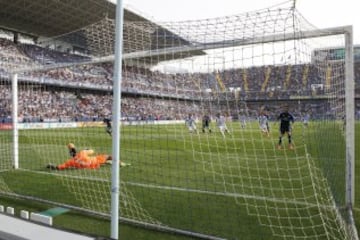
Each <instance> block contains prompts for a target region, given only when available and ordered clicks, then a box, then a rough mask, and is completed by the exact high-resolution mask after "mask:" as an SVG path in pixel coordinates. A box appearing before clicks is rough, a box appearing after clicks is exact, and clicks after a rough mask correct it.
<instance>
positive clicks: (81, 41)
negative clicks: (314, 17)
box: [0, 2, 353, 239]
mask: <svg viewBox="0 0 360 240" xmlns="http://www.w3.org/2000/svg"><path fill="white" fill-rule="evenodd" d="M114 22H115V20H114V19H112V18H110V17H108V16H107V17H104V18H103V19H101V20H96V21H94V23H91V24H89V25H87V26H84V27H82V28H80V29H78V30H76V31H71V32H69V33H66V34H60V35H58V36H56V37H50V38H49V37H47V38H41V39H40V40H39V42H38V44H37V45H35V44H34V43H28V42H26V43H25V42H20V43H18V44H14V43H13V42H12V41H10V40H8V39H6V38H5V37H4V35H5V36H6V35H8V34H9V33H5V32H3V33H2V35H3V38H2V39H1V40H0V43H1V45H0V49H1V51H0V56H1V61H0V69H1V70H0V71H1V72H0V73H1V81H0V83H1V89H2V90H1V91H2V93H3V94H2V98H1V102H2V108H1V118H2V123H1V125H0V126H1V130H2V131H1V138H0V141H1V153H2V156H3V158H2V160H1V161H0V170H1V173H0V182H1V185H0V191H1V193H2V194H10V195H11V193H16V194H21V195H25V196H31V197H33V198H34V199H46V200H49V201H51V202H54V203H57V204H60V205H61V204H66V205H71V206H74V207H78V208H81V209H84V210H86V211H91V212H95V213H101V214H108V213H109V211H110V201H111V199H110V192H111V189H110V188H111V185H110V179H111V176H110V173H111V171H110V170H111V165H110V164H109V163H110V162H102V163H101V164H100V163H99V164H98V165H95V166H94V165H92V166H90V165H81V164H83V163H81V164H80V163H79V162H80V160H82V159H80V157H77V158H76V159H74V158H73V157H72V156H69V153H68V151H69V149H68V148H67V147H66V146H67V144H68V143H73V144H74V145H75V147H76V150H77V153H79V154H80V153H81V152H82V150H86V149H87V150H89V149H92V150H93V152H94V154H93V155H91V156H87V157H88V158H86V159H91V161H94V158H95V156H99V155H106V156H107V155H109V154H111V146H112V142H111V141H112V138H111V131H110V129H111V128H110V125H107V119H111V115H112V101H113V96H112V84H113V74H114V72H113V63H112V61H113V56H112V54H113V48H114V39H115V38H114V29H115V23H114ZM310 30H315V28H314V27H313V26H312V25H311V24H309V23H308V22H306V21H305V20H304V19H303V17H302V16H301V14H300V13H298V12H297V10H296V9H294V8H293V6H292V3H290V2H287V3H285V4H281V5H277V6H274V7H270V8H265V9H261V10H257V11H253V12H248V13H244V14H239V15H234V16H226V17H222V18H216V19H204V20H197V21H183V22H171V23H154V22H149V21H125V23H124V39H123V46H124V47H123V57H124V58H123V70H122V85H121V88H122V94H121V139H120V142H121V145H120V146H121V162H122V167H121V179H120V180H121V185H120V213H121V216H122V217H123V218H126V219H130V220H134V221H137V222H139V223H143V224H145V225H146V224H153V225H156V226H162V227H165V228H166V227H169V228H174V229H181V230H185V231H189V232H198V233H203V234H207V235H209V236H218V237H223V238H229V239H237V238H238V237H239V236H244V239H260V238H263V236H266V239H279V238H281V239H352V238H353V236H351V233H350V234H349V231H348V228H347V223H346V221H345V220H344V219H346V213H345V212H344V209H343V206H344V205H345V202H344V201H345V200H344V198H345V197H344V196H345V182H344V181H345V136H344V117H345V99H344V94H345V87H344V82H345V62H344V55H341V54H340V53H339V52H338V51H335V50H337V49H338V50H339V49H340V50H339V51H341V49H343V48H344V40H343V36H327V37H313V38H311V39H308V38H305V37H304V38H303V35H302V34H303V32H306V31H310ZM318 31H319V34H320V33H321V31H320V30H318ZM319 36H320V35H319ZM80 46H81V47H80ZM12 72H17V73H18V98H19V100H18V125H19V169H16V170H13V169H12V166H13V158H12V155H13V149H12V126H13V125H12V116H11V114H12V108H13V107H12V99H11V73H12ZM284 108H287V109H288V110H289V111H290V113H291V114H292V115H293V117H294V119H295V123H294V124H293V125H292V126H293V128H292V129H291V133H292V134H291V139H290V138H289V137H288V134H285V135H284V136H282V137H281V145H280V144H279V140H280V138H279V137H280V136H281V134H279V128H280V123H279V120H278V117H279V115H280V113H281V112H282V111H283V109H284ZM110 124H111V121H110ZM290 140H291V142H290ZM87 161H88V160H87ZM70 162H71V164H72V165H69V164H70ZM65 163H66V164H68V165H66V168H69V169H65V170H60V169H62V166H64V164H65ZM49 164H50V165H49ZM79 164H80V165H79ZM46 166H48V167H49V168H46ZM89 168H91V169H89ZM14 179H17V181H14ZM19 182H21V183H22V184H20V183H19ZM49 192H51V193H52V194H49Z"/></svg>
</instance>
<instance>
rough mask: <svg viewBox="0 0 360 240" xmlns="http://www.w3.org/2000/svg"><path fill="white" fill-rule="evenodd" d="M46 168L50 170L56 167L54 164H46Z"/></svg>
mask: <svg viewBox="0 0 360 240" xmlns="http://www.w3.org/2000/svg"><path fill="white" fill-rule="evenodd" d="M46 168H49V169H50V170H56V169H57V167H56V166H55V165H54V164H48V165H47V166H46Z"/></svg>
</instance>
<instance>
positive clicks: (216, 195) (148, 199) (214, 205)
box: [0, 122, 360, 240]
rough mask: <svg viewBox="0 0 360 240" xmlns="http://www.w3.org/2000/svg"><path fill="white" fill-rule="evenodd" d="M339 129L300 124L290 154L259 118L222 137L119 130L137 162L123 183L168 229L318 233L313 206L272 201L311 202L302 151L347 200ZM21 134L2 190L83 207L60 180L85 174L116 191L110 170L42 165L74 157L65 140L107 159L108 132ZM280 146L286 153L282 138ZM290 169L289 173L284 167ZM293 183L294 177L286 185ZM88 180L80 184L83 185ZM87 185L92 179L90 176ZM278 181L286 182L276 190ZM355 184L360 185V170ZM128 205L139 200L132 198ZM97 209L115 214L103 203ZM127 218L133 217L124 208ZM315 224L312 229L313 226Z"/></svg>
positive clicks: (79, 225)
mask: <svg viewBox="0 0 360 240" xmlns="http://www.w3.org/2000/svg"><path fill="white" fill-rule="evenodd" d="M340 127H341V126H340V125H339V124H336V123H332V122H312V123H311V124H310V127H309V128H307V129H304V128H303V127H302V125H301V123H296V124H295V128H294V134H293V140H294V143H295V147H296V149H295V150H294V151H291V150H287V149H285V148H284V149H283V150H277V149H276V148H275V147H276V144H277V141H278V131H277V128H278V126H277V125H276V124H274V123H272V124H271V128H272V133H271V137H269V138H267V137H264V136H262V135H261V133H260V130H259V129H258V126H257V123H256V122H253V123H249V124H248V126H247V128H246V129H241V127H240V124H239V123H236V122H234V123H232V124H231V125H229V128H230V130H231V135H229V136H226V138H225V139H223V138H222V136H221V135H220V133H219V132H216V131H215V132H213V133H212V134H203V133H201V132H200V133H199V134H190V133H188V131H187V129H186V128H185V126H184V125H166V126H162V125H139V126H123V127H122V129H121V137H122V138H121V139H122V140H121V144H120V147H121V160H122V161H124V162H126V163H131V166H129V167H124V168H121V171H120V175H121V181H123V182H124V183H126V189H127V191H129V192H131V194H132V195H131V196H133V197H134V199H136V202H135V205H137V210H139V209H140V212H141V211H142V210H146V214H145V215H146V216H151V218H152V219H155V220H156V221H159V222H161V223H162V224H164V225H166V226H170V227H176V228H179V229H184V230H192V231H195V232H201V233H205V234H210V235H214V236H221V237H224V238H228V239H279V237H278V236H275V235H273V234H272V232H271V231H272V230H271V228H270V227H268V225H270V224H274V225H275V226H277V225H285V226H286V225H287V224H289V221H292V222H291V224H293V225H297V226H304V228H302V229H301V228H299V229H292V230H289V229H283V230H282V231H284V234H287V231H289V232H288V233H289V234H290V233H291V231H294V232H295V233H297V234H302V232H304V234H310V235H311V234H315V235H316V234H322V231H323V230H322V227H321V226H319V227H318V226H317V224H318V222H316V218H307V215H308V214H309V213H310V214H314V215H316V214H317V212H316V209H313V208H311V207H309V208H301V207H299V206H302V205H301V204H300V205H298V204H297V203H296V202H292V201H290V200H289V201H278V202H277V201H273V198H278V196H282V197H283V199H286V198H289V199H297V198H302V197H303V196H307V194H308V198H307V201H308V203H312V202H315V199H314V196H312V195H311V194H312V190H311V189H308V188H307V187H306V186H309V185H311V178H310V177H309V171H308V170H306V167H307V166H306V164H307V162H308V161H307V158H306V156H307V155H306V154H310V155H311V159H313V160H314V161H313V164H314V165H312V166H310V167H317V168H319V169H320V170H321V173H322V174H323V176H324V177H325V178H326V179H327V182H328V185H329V187H330V188H331V190H332V193H333V197H334V199H335V201H336V203H337V204H339V205H343V204H344V198H345V197H344V195H345V194H344V192H345V190H344V189H345V186H344V184H345V173H344V172H345V161H341V160H339V159H344V157H345V153H344V151H343V150H344V149H345V145H344V141H343V140H341V139H342V138H343V136H342V135H341V134H342V133H341V131H340ZM213 129H215V126H213ZM19 136H20V139H19V140H20V143H19V146H20V152H19V159H20V170H11V169H9V170H7V169H6V168H7V167H6V166H8V165H10V164H11V163H7V161H9V159H10V157H4V158H3V160H2V163H1V164H2V165H0V166H3V167H2V171H1V172H0V181H2V182H3V183H5V184H3V185H4V186H5V185H6V186H7V187H8V189H2V188H1V186H2V185H1V184H0V192H1V191H11V192H12V193H22V194H25V195H29V196H36V197H39V198H44V199H48V200H50V201H55V202H61V203H64V204H71V205H75V206H80V207H83V205H84V202H86V201H88V199H85V200H84V199H79V197H78V196H75V193H74V192H72V191H73V189H72V188H70V187H68V186H66V183H67V181H64V180H61V179H71V183H73V184H77V183H76V181H77V180H76V178H77V177H80V176H81V177H84V176H89V178H93V179H97V180H96V181H95V182H96V184H99V183H98V182H99V181H98V180H99V179H100V180H101V181H100V182H104V188H103V189H101V190H98V191H99V192H100V191H101V192H104V193H106V191H109V192H108V193H109V194H110V189H108V185H109V180H110V172H111V167H110V166H103V167H102V168H100V169H98V170H69V171H64V172H52V171H49V170H48V169H46V168H45V165H46V164H47V163H54V164H59V163H61V162H63V161H64V160H65V159H67V158H68V156H67V150H66V146H65V145H66V144H67V143H68V142H74V143H75V144H76V145H77V146H78V147H79V148H86V147H91V148H93V149H94V150H96V151H97V152H107V153H109V152H110V151H111V138H110V137H109V136H108V135H107V134H106V133H105V130H104V128H94V127H93V128H78V129H57V130H24V131H20V133H19ZM0 139H2V140H1V141H2V145H3V146H7V145H8V146H10V145H11V142H12V137H11V132H6V131H2V132H0ZM283 142H284V146H285V147H286V146H287V138H286V137H284V138H283ZM359 142H360V124H359V123H357V124H356V144H357V145H358V144H359ZM305 145H306V147H304V146H305ZM4 148H5V149H7V148H6V147H4ZM8 151H9V152H8ZM10 153H11V150H6V151H5V150H3V156H7V155H9V156H10ZM359 155H360V150H359V148H356V162H357V163H358V162H359V161H360V160H359V159H360V158H359ZM284 168H286V169H288V170H287V171H283V170H282V169H284ZM3 169H4V170H3ZM275 169H278V170H277V171H275ZM89 171H90V172H89ZM89 173H91V174H89ZM289 178H291V179H293V180H292V181H290V182H289V181H286V179H289ZM59 179H60V180H59ZM279 179H281V180H279ZM298 179H299V180H298ZM82 181H84V180H79V183H81V182H82ZM89 181H90V182H91V181H93V180H88V179H87V182H89ZM281 184H285V186H282V187H279V186H280V185H281ZM286 184H289V186H286ZM357 184H360V167H359V165H358V164H357V165H356V180H355V185H356V186H357ZM4 186H2V187H3V188H4ZM304 186H305V187H304ZM9 189H10V190H9ZM283 189H292V191H284V190H283ZM84 194H85V193H84ZM86 194H88V195H91V194H95V195H96V194H98V193H97V192H96V191H95V192H92V193H91V192H90V193H86ZM263 198H265V199H263ZM355 199H356V201H355V206H354V207H355V208H354V214H355V219H356V223H357V226H359V225H360V220H359V219H360V210H359V208H360V192H359V191H356V198H355ZM104 202H105V204H107V203H109V196H108V197H107V198H104ZM0 204H2V205H11V206H15V207H17V206H19V209H20V208H25V209H27V210H30V211H37V212H41V211H44V210H46V209H49V208H51V207H55V206H53V205H51V204H44V203H39V202H32V201H24V200H21V199H13V198H8V197H5V196H2V197H0ZM129 204H134V202H131V200H130V202H129ZM255 205H257V206H259V207H258V208H257V207H255ZM85 208H86V206H85ZM129 208H131V207H130V206H129ZM275 209H286V210H284V211H288V214H290V215H292V214H293V215H294V216H297V219H293V220H289V219H280V218H279V219H271V218H258V216H259V215H263V214H265V213H267V214H269V215H278V214H280V215H281V214H282V213H281V212H276V211H279V210H275ZM98 210H99V211H109V209H105V210H104V209H102V208H100V207H99V209H98ZM292 211H293V212H292ZM141 213H143V212H141ZM124 214H125V215H126V216H127V214H129V216H131V215H130V213H128V212H124ZM120 215H121V213H120ZM140 218H141V216H140ZM259 219H260V221H259ZM261 221H264V222H261ZM281 221H283V222H281ZM54 223H55V226H57V227H61V228H65V229H71V230H75V231H80V232H86V233H90V234H94V235H100V236H109V230H110V225H109V221H108V220H107V219H103V218H100V217H96V216H91V215H87V214H84V213H81V212H78V211H75V210H72V211H70V212H67V213H66V214H62V215H59V216H57V217H55V218H54ZM311 224H312V225H313V227H311V228H308V227H307V226H309V225H311ZM297 231H299V232H297ZM306 231H308V232H306ZM121 238H124V239H170V240H171V239H191V238H188V237H183V236H178V235H174V234H169V233H161V232H156V231H150V230H145V229H142V228H139V227H136V226H131V225H128V224H120V239H121Z"/></svg>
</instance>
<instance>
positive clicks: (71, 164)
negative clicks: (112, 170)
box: [46, 143, 130, 170]
mask: <svg viewBox="0 0 360 240" xmlns="http://www.w3.org/2000/svg"><path fill="white" fill-rule="evenodd" d="M67 148H68V150H69V155H70V157H71V158H70V159H68V160H66V161H65V162H63V163H62V164H59V165H55V164H48V165H47V166H46V168H49V169H51V170H65V169H98V168H100V166H101V165H104V164H109V165H111V164H112V156H111V155H108V154H95V151H94V150H92V149H84V150H80V151H79V152H77V151H76V148H75V145H74V144H73V143H69V144H68V145H67ZM129 165H130V164H127V163H124V162H122V161H120V166H121V167H125V166H129Z"/></svg>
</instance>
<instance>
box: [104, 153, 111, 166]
mask: <svg viewBox="0 0 360 240" xmlns="http://www.w3.org/2000/svg"><path fill="white" fill-rule="evenodd" d="M105 163H106V164H109V165H111V164H112V156H110V155H109V156H108V157H107V158H106V161H105Z"/></svg>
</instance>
